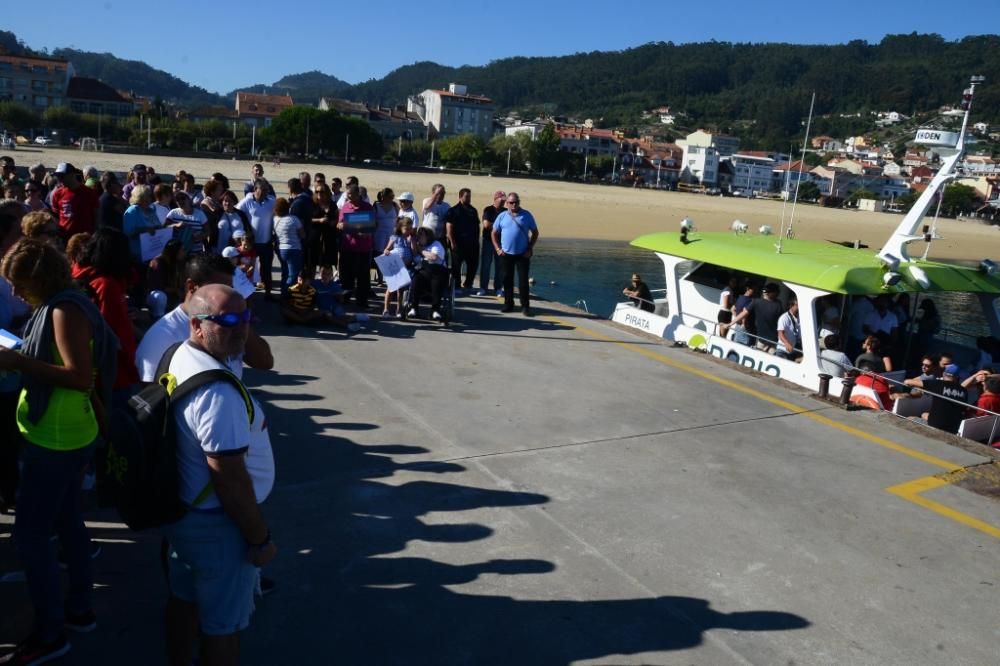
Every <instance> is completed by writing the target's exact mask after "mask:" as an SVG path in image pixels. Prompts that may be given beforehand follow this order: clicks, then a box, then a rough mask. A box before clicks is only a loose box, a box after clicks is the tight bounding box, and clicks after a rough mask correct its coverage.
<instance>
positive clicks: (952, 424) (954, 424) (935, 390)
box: [904, 363, 969, 434]
mask: <svg viewBox="0 0 1000 666" xmlns="http://www.w3.org/2000/svg"><path fill="white" fill-rule="evenodd" d="M904 383H905V384H907V385H908V386H914V387H916V388H919V389H923V391H924V392H925V393H931V394H935V395H939V396H944V397H945V398H950V399H951V400H938V399H937V398H934V399H933V400H932V401H931V409H930V411H929V412H925V413H924V414H923V418H924V420H925V421H927V425H929V426H931V427H933V428H937V429H938V430H944V431H945V432H950V433H953V434H954V433H957V432H958V425H959V424H960V423H961V422H962V419H963V418H965V412H966V409H967V407H968V405H967V404H966V403H968V402H969V394H968V392H967V391H966V390H965V387H964V386H962V385H961V384H960V383H959V381H958V366H957V365H955V364H954V363H952V364H950V365H948V366H946V367H945V369H944V372H943V373H942V374H941V379H916V378H914V379H907V380H906V381H905V382H904ZM952 400H957V401H958V402H952Z"/></svg>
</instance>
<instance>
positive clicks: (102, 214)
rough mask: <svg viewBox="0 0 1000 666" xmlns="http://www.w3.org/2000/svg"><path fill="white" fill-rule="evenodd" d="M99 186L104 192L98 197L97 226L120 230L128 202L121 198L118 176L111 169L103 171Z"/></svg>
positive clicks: (120, 185)
mask: <svg viewBox="0 0 1000 666" xmlns="http://www.w3.org/2000/svg"><path fill="white" fill-rule="evenodd" d="M101 188H102V189H103V190H104V192H103V193H102V194H101V196H100V198H99V199H98V204H99V213H98V214H99V218H98V223H99V224H98V226H101V227H111V228H112V229H117V230H118V231H121V230H122V225H123V224H124V218H125V209H126V208H128V203H126V202H125V200H124V199H122V184H121V183H120V182H119V181H118V176H116V175H115V173H114V172H113V171H105V172H104V174H103V175H102V176H101Z"/></svg>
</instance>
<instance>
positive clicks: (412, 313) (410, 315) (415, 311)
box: [406, 308, 417, 319]
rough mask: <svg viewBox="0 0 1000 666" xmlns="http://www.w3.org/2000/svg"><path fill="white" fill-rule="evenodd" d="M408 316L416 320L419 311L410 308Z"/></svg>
mask: <svg viewBox="0 0 1000 666" xmlns="http://www.w3.org/2000/svg"><path fill="white" fill-rule="evenodd" d="M406 316H407V317H412V318H413V319H416V318H417V309H416V308H410V311H409V312H407V313H406Z"/></svg>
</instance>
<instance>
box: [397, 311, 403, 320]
mask: <svg viewBox="0 0 1000 666" xmlns="http://www.w3.org/2000/svg"><path fill="white" fill-rule="evenodd" d="M402 318H403V313H402V311H400V312H397V313H396V319H402Z"/></svg>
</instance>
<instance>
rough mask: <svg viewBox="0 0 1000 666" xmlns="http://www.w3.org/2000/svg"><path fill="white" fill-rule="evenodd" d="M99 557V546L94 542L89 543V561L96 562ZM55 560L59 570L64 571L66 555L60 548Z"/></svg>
mask: <svg viewBox="0 0 1000 666" xmlns="http://www.w3.org/2000/svg"><path fill="white" fill-rule="evenodd" d="M100 556H101V544H99V543H97V542H96V541H91V542H90V559H92V560H96V559H97V558H98V557H100ZM56 559H57V560H58V561H59V568H60V569H62V570H63V571H65V570H66V568H67V566H68V565H67V564H66V553H65V551H63V550H62V549H61V548H60V549H59V553H58V554H57V555H56Z"/></svg>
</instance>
